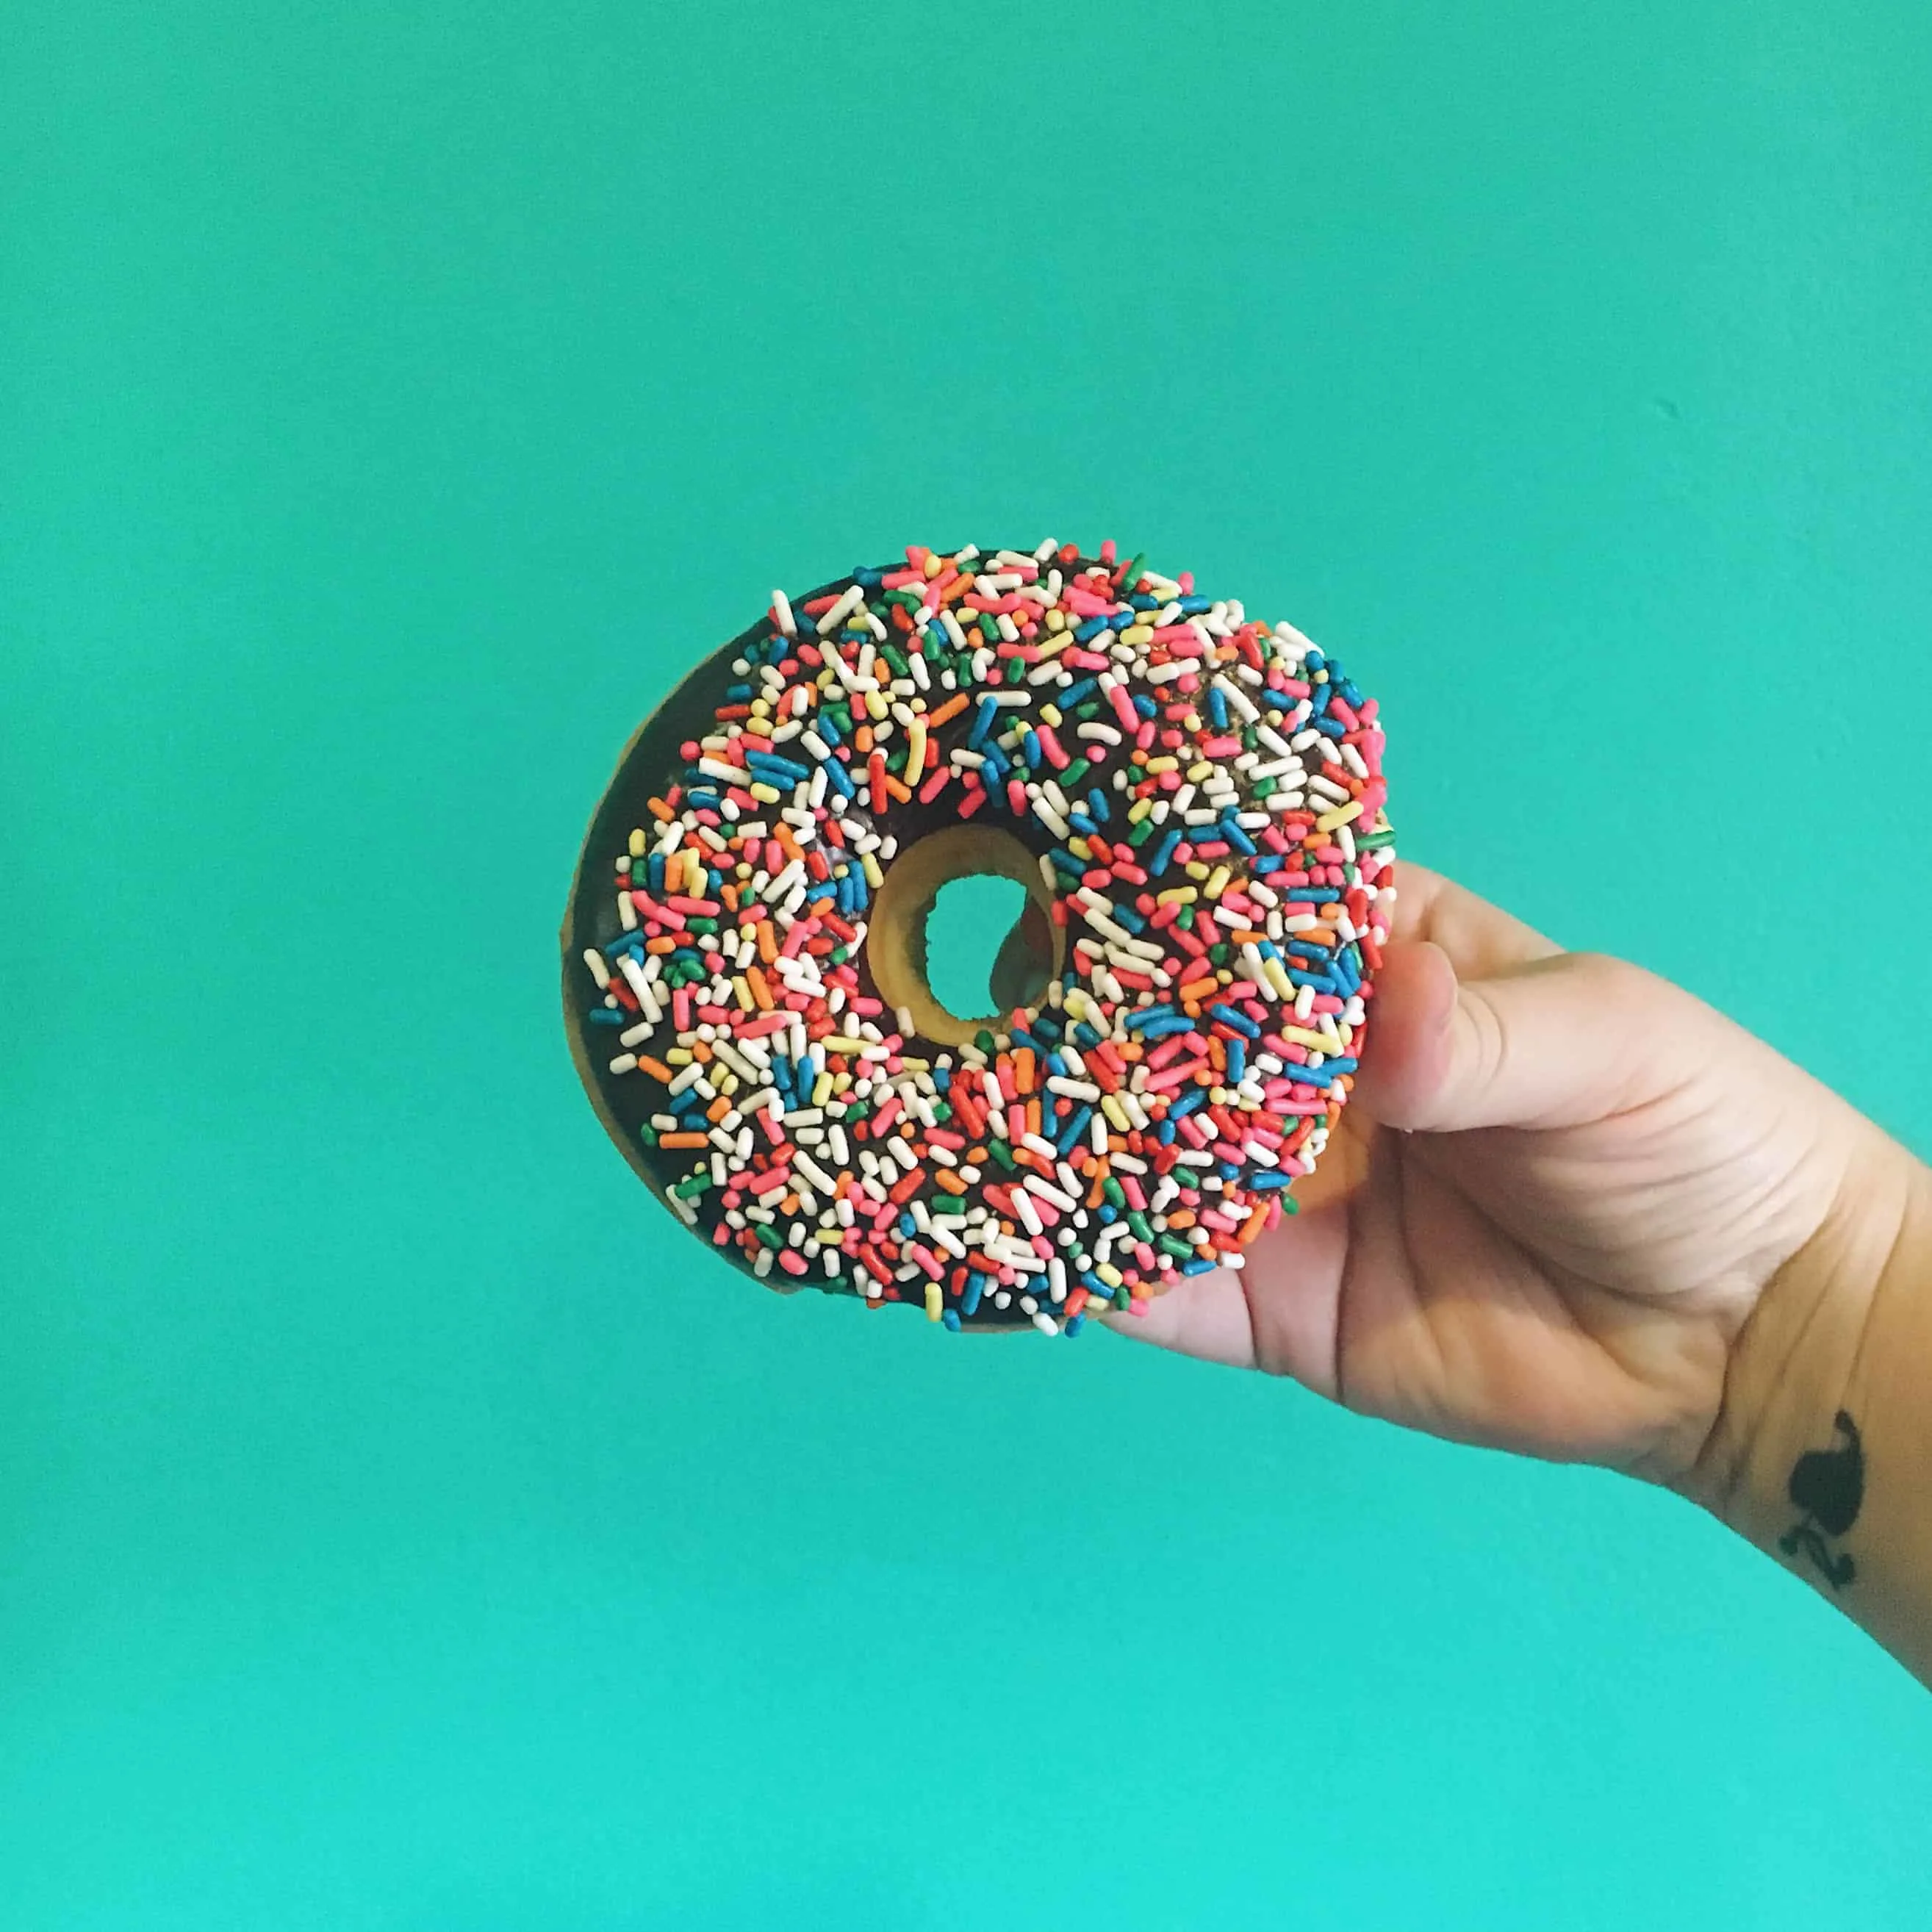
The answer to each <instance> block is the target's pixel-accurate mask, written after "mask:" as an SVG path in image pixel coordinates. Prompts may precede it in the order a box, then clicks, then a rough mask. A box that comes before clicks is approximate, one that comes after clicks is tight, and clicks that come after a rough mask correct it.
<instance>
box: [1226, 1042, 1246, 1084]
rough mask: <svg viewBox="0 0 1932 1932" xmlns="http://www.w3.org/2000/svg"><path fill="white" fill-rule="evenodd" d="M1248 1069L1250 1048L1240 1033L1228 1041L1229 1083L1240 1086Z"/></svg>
mask: <svg viewBox="0 0 1932 1932" xmlns="http://www.w3.org/2000/svg"><path fill="white" fill-rule="evenodd" d="M1247 1070H1248V1049H1247V1043H1246V1042H1245V1041H1244V1040H1242V1039H1241V1036H1240V1035H1239V1034H1237V1035H1236V1036H1235V1038H1234V1039H1232V1040H1229V1043H1228V1085H1229V1086H1230V1087H1238V1086H1239V1085H1241V1077H1242V1076H1243V1075H1244V1074H1245V1073H1247Z"/></svg>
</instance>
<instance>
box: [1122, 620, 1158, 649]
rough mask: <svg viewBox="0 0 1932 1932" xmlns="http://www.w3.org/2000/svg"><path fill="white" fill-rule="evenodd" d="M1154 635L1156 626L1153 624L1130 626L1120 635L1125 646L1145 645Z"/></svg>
mask: <svg viewBox="0 0 1932 1932" xmlns="http://www.w3.org/2000/svg"><path fill="white" fill-rule="evenodd" d="M1153 635H1154V626H1153V625H1151V624H1130V625H1128V626H1127V628H1126V629H1125V630H1124V631H1122V632H1121V643H1124V644H1144V643H1146V642H1147V640H1148V639H1149V638H1150V637H1152V636H1153Z"/></svg>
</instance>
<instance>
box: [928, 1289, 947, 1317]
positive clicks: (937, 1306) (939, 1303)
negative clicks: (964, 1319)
mask: <svg viewBox="0 0 1932 1932" xmlns="http://www.w3.org/2000/svg"><path fill="white" fill-rule="evenodd" d="M944 1302H945V1297H944V1295H941V1293H940V1292H939V1284H938V1282H936V1281H929V1282H928V1283H926V1319H927V1321H929V1322H937V1321H938V1319H939V1315H940V1310H941V1307H943V1306H944Z"/></svg>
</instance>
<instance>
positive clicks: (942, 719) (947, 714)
mask: <svg viewBox="0 0 1932 1932" xmlns="http://www.w3.org/2000/svg"><path fill="white" fill-rule="evenodd" d="M965 709H966V694H965V691H956V692H955V693H954V694H953V696H952V697H949V698H948V699H947V700H946V702H945V703H944V704H942V705H941V706H940V707H939V709H938V710H937V711H935V712H932V714H931V715H930V716H929V717H928V718H927V719H926V729H927V730H929V731H937V730H938V729H939V727H940V726H941V725H942V724H946V723H947V722H948V721H950V720H951V719H953V718H957V717H958V716H959V714H960V712H962V711H964V710H965Z"/></svg>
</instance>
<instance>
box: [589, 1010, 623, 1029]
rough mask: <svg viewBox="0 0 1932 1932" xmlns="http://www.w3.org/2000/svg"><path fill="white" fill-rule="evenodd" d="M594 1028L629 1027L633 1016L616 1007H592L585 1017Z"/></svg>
mask: <svg viewBox="0 0 1932 1932" xmlns="http://www.w3.org/2000/svg"><path fill="white" fill-rule="evenodd" d="M584 1018H585V1019H587V1020H588V1021H589V1022H590V1024H591V1025H592V1026H613V1027H620V1026H628V1025H630V1023H631V1016H630V1015H629V1014H628V1013H625V1012H622V1010H619V1009H618V1008H616V1007H592V1008H591V1009H590V1010H589V1013H586V1014H585V1015H584Z"/></svg>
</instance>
